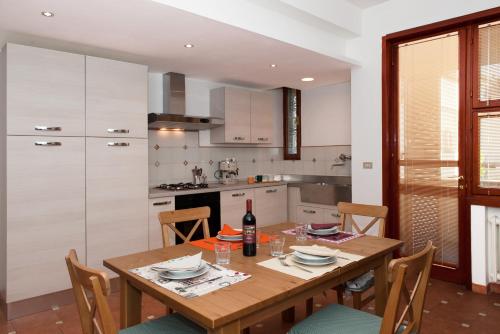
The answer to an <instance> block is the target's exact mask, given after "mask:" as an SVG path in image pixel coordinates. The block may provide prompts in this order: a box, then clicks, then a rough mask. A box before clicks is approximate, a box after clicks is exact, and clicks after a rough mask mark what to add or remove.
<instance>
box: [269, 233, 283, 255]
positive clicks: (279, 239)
mask: <svg viewBox="0 0 500 334" xmlns="http://www.w3.org/2000/svg"><path fill="white" fill-rule="evenodd" d="M284 246H285V237H284V236H282V235H272V236H271V238H270V240H269V247H270V248H271V256H281V255H283V247H284Z"/></svg>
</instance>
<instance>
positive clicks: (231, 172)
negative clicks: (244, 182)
mask: <svg viewBox="0 0 500 334" xmlns="http://www.w3.org/2000/svg"><path fill="white" fill-rule="evenodd" d="M238 171H239V168H238V162H237V161H236V158H226V159H225V160H221V161H219V169H218V170H216V171H215V174H214V176H215V178H216V179H217V180H219V183H222V184H234V183H236V182H238V178H237V177H238Z"/></svg>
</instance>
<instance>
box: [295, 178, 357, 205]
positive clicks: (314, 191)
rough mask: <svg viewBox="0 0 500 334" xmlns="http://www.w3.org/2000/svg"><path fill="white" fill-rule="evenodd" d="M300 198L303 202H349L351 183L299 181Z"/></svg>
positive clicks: (332, 203) (335, 203)
mask: <svg viewBox="0 0 500 334" xmlns="http://www.w3.org/2000/svg"><path fill="white" fill-rule="evenodd" d="M300 199H301V201H302V202H305V203H314V204H324V205H337V203H338V202H351V185H348V184H328V183H325V182H318V183H301V184H300Z"/></svg>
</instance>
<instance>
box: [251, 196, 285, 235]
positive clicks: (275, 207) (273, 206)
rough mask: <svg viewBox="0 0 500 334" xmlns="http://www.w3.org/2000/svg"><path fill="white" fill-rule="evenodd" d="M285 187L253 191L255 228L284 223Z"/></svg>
mask: <svg viewBox="0 0 500 334" xmlns="http://www.w3.org/2000/svg"><path fill="white" fill-rule="evenodd" d="M286 189H287V188H286V186H278V187H263V188H256V189H255V217H257V226H258V227H262V226H269V225H273V224H279V223H284V222H285V221H286V219H287V215H288V210H287V190H286Z"/></svg>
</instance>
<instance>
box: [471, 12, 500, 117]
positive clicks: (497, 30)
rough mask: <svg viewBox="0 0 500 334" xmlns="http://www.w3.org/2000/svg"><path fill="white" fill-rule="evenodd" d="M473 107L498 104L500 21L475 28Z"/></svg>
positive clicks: (499, 89) (499, 88) (499, 100)
mask: <svg viewBox="0 0 500 334" xmlns="http://www.w3.org/2000/svg"><path fill="white" fill-rule="evenodd" d="M475 36H476V38H475V40H477V41H478V42H477V47H474V48H473V52H474V53H475V63H476V66H475V67H476V69H475V71H476V74H475V82H474V88H475V89H474V90H475V92H474V107H488V106H500V21H495V22H489V23H486V24H481V25H479V26H477V28H476V29H475Z"/></svg>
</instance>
